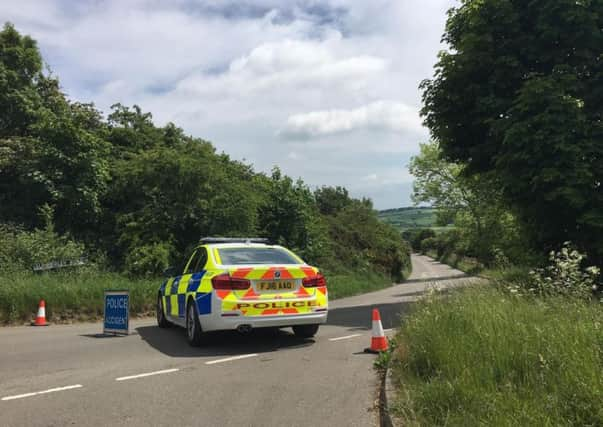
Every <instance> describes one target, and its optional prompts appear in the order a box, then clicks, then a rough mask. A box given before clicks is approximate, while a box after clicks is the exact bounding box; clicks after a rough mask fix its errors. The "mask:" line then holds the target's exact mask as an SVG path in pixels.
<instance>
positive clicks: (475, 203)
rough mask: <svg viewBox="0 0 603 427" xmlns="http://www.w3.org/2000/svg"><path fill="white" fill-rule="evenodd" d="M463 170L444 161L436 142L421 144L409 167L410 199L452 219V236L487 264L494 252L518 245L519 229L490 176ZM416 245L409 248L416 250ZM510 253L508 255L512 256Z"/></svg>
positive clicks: (462, 166) (460, 165)
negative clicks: (454, 230)
mask: <svg viewBox="0 0 603 427" xmlns="http://www.w3.org/2000/svg"><path fill="white" fill-rule="evenodd" d="M465 169H466V166H464V165H463V164H459V163H452V162H449V161H446V160H445V159H444V158H443V156H442V152H441V150H440V147H439V144H438V143H437V142H435V141H434V142H431V143H429V144H421V148H420V154H419V155H417V156H414V157H413V158H412V159H411V161H410V165H409V170H410V172H411V173H412V174H413V175H414V177H415V181H414V184H413V195H412V198H413V200H414V201H415V203H430V204H431V205H432V206H434V207H435V208H437V209H438V211H439V212H445V214H446V216H448V217H454V218H455V225H456V226H457V227H459V228H460V231H461V234H460V235H459V234H455V236H459V237H462V238H464V239H465V240H466V242H465V243H464V245H463V246H464V247H466V248H468V249H469V252H470V253H471V254H473V255H475V256H477V257H478V258H480V259H481V260H482V261H485V262H489V261H491V260H492V258H493V256H494V253H495V250H496V249H503V248H504V249H506V250H507V251H510V249H511V247H516V246H517V244H519V237H518V236H519V234H520V233H519V229H518V227H517V224H516V221H515V219H514V217H513V215H511V214H510V213H509V212H508V210H507V209H506V208H505V205H504V203H503V201H502V195H501V193H500V190H499V186H498V183H497V182H496V180H494V179H493V175H492V174H489V175H488V174H485V173H483V174H472V175H466V174H465V173H464V172H465ZM417 243H419V242H414V244H413V247H417V248H418V247H420V243H419V244H417ZM461 244H462V243H461V242H459V247H460V245H461ZM501 247H503V248H501ZM463 251H465V249H463ZM512 252H513V254H509V255H512V256H514V255H516V253H515V252H516V251H512Z"/></svg>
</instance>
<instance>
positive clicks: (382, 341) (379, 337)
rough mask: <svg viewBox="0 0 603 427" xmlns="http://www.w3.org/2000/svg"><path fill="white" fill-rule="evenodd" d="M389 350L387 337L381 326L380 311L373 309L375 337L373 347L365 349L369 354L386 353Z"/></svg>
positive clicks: (372, 340)
mask: <svg viewBox="0 0 603 427" xmlns="http://www.w3.org/2000/svg"><path fill="white" fill-rule="evenodd" d="M387 348H388V345H387V337H386V336H385V332H383V325H381V315H380V314H379V310H378V309H376V308H373V336H372V338H371V347H370V348H366V349H364V351H365V352H367V353H380V352H382V351H386V350H387Z"/></svg>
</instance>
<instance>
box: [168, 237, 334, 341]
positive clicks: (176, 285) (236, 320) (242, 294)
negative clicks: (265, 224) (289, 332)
mask: <svg viewBox="0 0 603 427" xmlns="http://www.w3.org/2000/svg"><path fill="white" fill-rule="evenodd" d="M171 273H172V274H168V275H170V276H172V277H169V278H168V279H167V280H166V281H165V282H164V283H163V284H162V285H161V287H160V288H159V292H158V295H157V323H158V325H159V327H162V328H165V327H168V326H171V325H172V324H175V325H178V326H182V327H184V328H186V332H187V334H186V335H187V338H188V341H189V343H190V344H191V345H194V346H198V345H201V344H202V343H203V341H204V337H205V334H204V333H205V332H209V331H217V330H238V331H239V332H242V333H246V332H249V331H251V329H252V328H263V327H273V328H274V327H276V328H284V327H292V328H293V332H294V333H295V335H297V336H300V337H305V338H308V337H312V336H314V335H315V334H316V332H317V331H318V328H319V325H320V324H322V323H325V322H326V321H327V312H328V304H329V303H328V295H327V283H326V280H325V277H324V276H323V275H322V274H321V273H320V272H319V270H318V269H317V268H316V267H312V266H310V265H308V264H306V263H305V262H304V261H303V260H302V259H301V258H300V257H298V256H297V255H296V254H294V253H293V252H291V251H290V250H288V249H286V248H284V247H282V246H278V245H269V244H268V243H267V240H266V239H257V238H240V239H239V238H204V239H201V242H200V244H199V246H198V247H196V248H195V250H194V251H193V253H192V255H191V256H190V258H189V259H188V262H187V263H186V266H185V267H184V270H183V271H180V272H174V271H172V272H171ZM174 273H176V274H174Z"/></svg>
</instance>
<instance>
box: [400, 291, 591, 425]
mask: <svg viewBox="0 0 603 427" xmlns="http://www.w3.org/2000/svg"><path fill="white" fill-rule="evenodd" d="M397 340H398V342H399V345H398V347H397V349H396V351H395V352H394V357H393V360H392V365H391V366H392V369H393V374H394V380H395V382H396V384H397V386H398V387H399V389H400V393H398V400H397V401H396V402H393V405H392V410H393V411H394V412H395V413H396V414H397V415H399V416H401V417H402V418H403V419H404V420H405V421H406V422H407V424H409V425H444V424H446V425H542V426H546V425H602V424H603V406H601V399H600V393H601V390H603V359H602V355H603V313H602V311H601V306H600V305H599V304H597V303H591V302H584V301H581V300H579V299H571V298H563V297H550V298H546V299H537V298H526V297H518V296H514V295H512V294H509V293H508V292H506V291H502V290H498V289H493V288H490V287H489V288H484V287H474V288H468V289H464V290H459V291H457V292H454V293H453V294H451V295H450V296H449V297H446V298H435V297H431V298H427V299H426V300H424V301H422V302H420V303H419V304H418V306H417V308H416V311H415V312H414V313H413V314H412V315H410V316H409V317H408V318H406V320H405V323H404V325H403V328H402V330H401V331H400V332H399V334H398V336H397Z"/></svg>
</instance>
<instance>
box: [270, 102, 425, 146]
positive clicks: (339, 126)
mask: <svg viewBox="0 0 603 427" xmlns="http://www.w3.org/2000/svg"><path fill="white" fill-rule="evenodd" d="M367 128H368V129H375V130H382V131H393V132H400V131H412V132H417V133H420V132H421V119H420V117H419V113H418V111H417V110H416V109H414V108H411V107H409V106H407V105H405V104H403V103H400V102H392V101H383V100H381V101H375V102H372V103H370V104H367V105H363V106H362V107H359V108H355V109H352V110H323V111H312V112H309V113H303V114H294V115H292V116H289V117H288V118H287V124H286V126H285V128H284V129H283V130H282V131H281V132H280V134H281V135H282V136H284V137H286V138H292V139H298V138H300V139H306V138H312V137H316V136H321V135H330V134H335V133H340V132H349V131H353V130H357V129H367Z"/></svg>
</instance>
